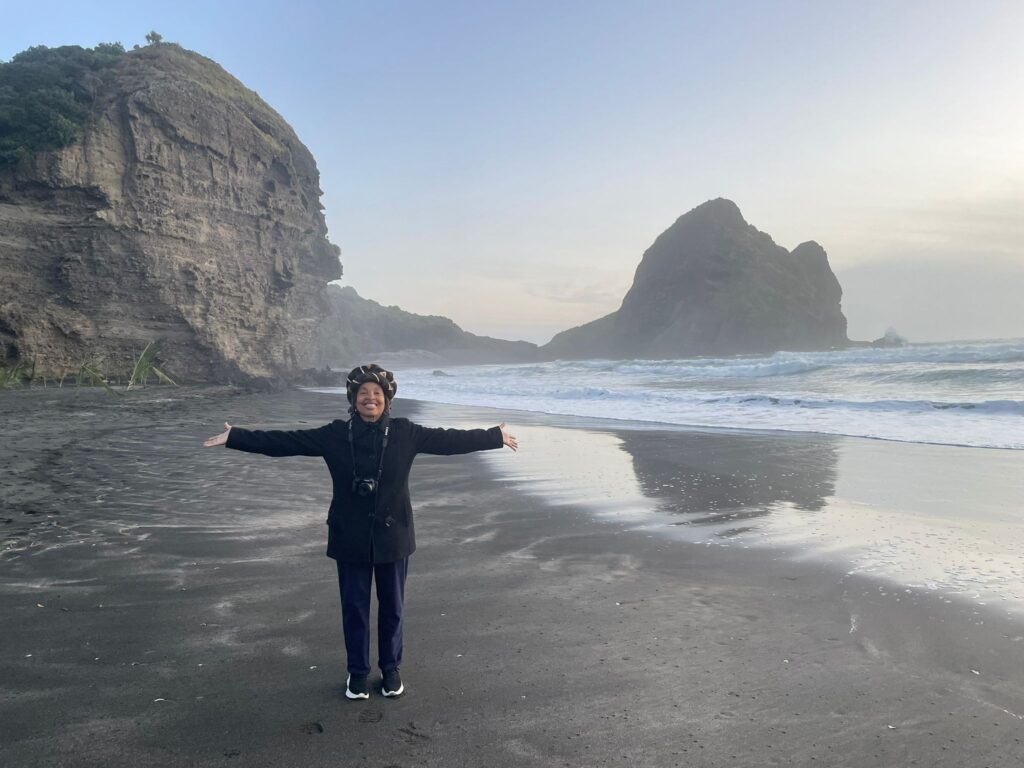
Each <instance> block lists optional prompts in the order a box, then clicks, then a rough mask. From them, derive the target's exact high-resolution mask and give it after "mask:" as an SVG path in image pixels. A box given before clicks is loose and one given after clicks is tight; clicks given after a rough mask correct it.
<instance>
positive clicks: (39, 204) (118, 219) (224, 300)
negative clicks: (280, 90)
mask: <svg viewBox="0 0 1024 768" xmlns="http://www.w3.org/2000/svg"><path fill="white" fill-rule="evenodd" d="M91 77H92V78H93V79H92V81H90V83H89V84H88V85H89V89H90V92H91V94H92V102H91V110H90V113H89V119H88V123H87V124H86V126H85V128H84V130H83V133H82V135H81V137H80V138H79V140H77V141H76V142H75V143H73V144H71V145H70V146H66V147H64V148H61V149H55V150H50V151H42V152H37V153H35V154H34V155H32V156H29V157H25V158H23V159H22V160H21V161H20V162H19V163H17V164H16V165H13V166H7V167H0V352H2V354H0V365H2V364H3V363H5V362H6V363H7V364H10V362H12V361H13V360H16V359H19V358H20V359H22V360H30V359H35V360H36V363H37V370H40V371H43V372H47V373H48V374H49V375H54V374H59V373H61V372H62V371H64V370H67V369H77V368H78V367H79V366H80V365H81V364H82V363H83V362H87V361H100V363H101V367H103V368H104V369H105V370H108V371H117V370H126V369H127V368H129V367H130V361H131V359H132V357H133V356H134V355H136V354H138V353H139V352H140V351H141V350H142V348H143V347H144V346H145V345H146V344H147V343H148V342H150V341H158V342H159V344H160V349H161V352H160V359H161V364H162V366H163V367H164V368H165V369H166V370H168V372H169V373H171V374H172V375H176V376H178V377H181V378H183V379H186V380H198V381H211V380H220V381H223V380H225V379H246V378H249V377H260V378H264V377H270V378H278V377H287V376H288V375H289V374H290V373H291V372H294V371H295V370H296V369H300V368H306V367H311V366H314V365H316V364H317V363H318V362H319V361H318V360H317V359H316V350H317V343H318V342H317V338H316V336H317V333H318V330H317V327H318V322H319V317H320V316H322V315H324V314H326V313H327V311H328V304H327V299H326V292H325V286H326V283H327V282H328V281H329V280H332V279H336V278H338V277H339V276H340V274H341V266H340V264H339V261H338V251H337V249H336V248H335V247H334V246H332V245H331V244H330V243H329V242H328V241H327V237H326V231H327V230H326V225H325V223H324V217H323V215H322V212H321V207H320V203H319V198H320V189H319V174H318V171H317V168H316V164H315V162H314V160H313V157H312V155H311V154H310V153H309V151H308V150H307V149H306V147H304V146H303V144H302V142H300V141H299V139H298V138H297V136H296V135H295V133H294V131H293V130H292V129H291V128H290V127H289V126H288V124H287V123H286V122H285V121H284V120H283V119H282V118H281V116H280V115H278V114H277V113H276V112H274V110H273V109H271V108H270V107H269V106H267V104H265V103H264V102H263V101H262V100H261V99H260V98H259V97H258V96H257V95H256V94H255V93H253V92H252V91H250V90H248V89H247V88H245V87H244V86H243V85H242V84H241V83H240V82H238V81H237V80H236V79H235V78H233V77H232V76H231V75H229V74H228V73H227V72H225V71H224V70H223V69H222V68H221V67H220V66H218V65H217V64H216V63H214V62H213V61H211V60H209V59H206V58H204V57H202V56H199V55H198V54H195V53H192V52H190V51H186V50H183V49H181V48H179V47H178V46H175V45H167V44H161V45H153V46H148V47H146V48H142V49H140V50H137V51H133V52H129V53H126V54H124V55H122V56H120V58H118V59H117V62H116V63H115V64H114V65H113V66H110V67H109V68H107V69H105V70H103V71H102V72H100V73H98V74H94V75H92V76H91Z"/></svg>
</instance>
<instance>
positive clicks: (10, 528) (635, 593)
mask: <svg viewBox="0 0 1024 768" xmlns="http://www.w3.org/2000/svg"><path fill="white" fill-rule="evenodd" d="M438 408H439V407H438V406H431V408H430V411H429V412H430V413H431V414H436V413H438V412H439V411H438V410H437V409H438ZM339 410H340V403H339V402H338V400H337V399H336V398H335V397H332V396H328V395H321V394H315V393H307V392H287V393H281V394H255V395H254V394H242V393H238V392H234V391H232V390H226V389H220V390H215V389H191V390H190V389H183V390H169V389H163V388H160V389H151V390H147V391H144V392H136V393H130V394H129V395H127V396H126V397H124V398H114V397H112V396H110V395H108V394H106V393H104V392H98V391H84V390H83V391H75V390H63V391H57V390H45V391H44V390H34V391H12V392H0V418H2V421H3V424H4V435H5V440H4V441H3V444H2V446H0V473H2V474H0V483H2V496H0V498H2V503H3V508H2V512H0V526H2V527H0V531H2V532H3V533H4V539H5V541H4V544H3V553H2V555H0V574H2V581H0V586H2V589H0V615H2V616H3V631H2V636H0V637H2V640H0V744H2V746H0V765H2V766H4V767H5V768H7V767H8V766H10V767H11V768H13V767H14V766H29V765H39V766H59V765H67V766H164V765H175V766H176V765H197V766H206V765H218V766H219V765H245V766H255V765H267V766H317V765H324V766H327V765H330V766H336V765H343V764H354V765H366V766H380V767H382V768H383V767H384V766H404V767H406V768H412V766H423V765H428V766H484V765H486V766H520V765H523V766H532V765H537V766H601V765H642V766H675V765H680V766H765V765H797V766H805V765H823V766H907V765H921V766H950V767H953V766H956V767H957V768H963V767H965V766H1015V765H1018V764H1019V763H1020V761H1021V758H1022V757H1024V746H1022V743H1021V741H1022V738H1024V720H1022V719H1021V717H1020V715H1021V714H1024V640H1022V636H1024V627H1022V626H1021V623H1020V620H1017V619H1014V618H1013V617H1011V616H1009V615H1006V614H1000V613H999V612H997V611H994V610H993V611H987V612H986V611H985V610H984V609H980V608H979V607H977V606H974V605H968V604H959V603H954V604H947V603H945V602H944V601H943V600H942V599H941V598H940V597H939V596H937V595H936V596H930V595H927V594H924V595H918V596H917V597H916V598H915V599H914V600H905V601H903V602H896V601H894V600H893V599H891V597H888V596H886V595H885V594H883V593H882V592H881V591H879V590H878V589H877V588H876V587H875V585H873V584H870V583H868V582H866V581H864V582H863V583H860V582H858V581H857V579H856V578H855V577H854V578H851V577H849V576H845V575H844V574H843V573H842V569H840V568H837V567H834V566H830V565H828V564H824V563H823V564H815V563H810V562H801V563H797V562H793V561H791V560H789V559H787V558H786V557H784V556H782V555H781V554H780V553H778V552H773V551H772V550H767V549H765V550H756V549H755V550H738V549H737V550H733V549H722V548H717V547H705V546H700V545H695V544H687V543H685V542H681V541H672V540H668V539H665V538H661V537H657V536H651V535H649V534H645V533H642V532H635V531H626V530H623V526H621V525H617V524H614V523H610V522H608V521H606V520H602V519H601V518H599V517H595V515H594V514H592V513H591V511H590V510H588V509H586V508H584V507H582V506H580V507H578V508H577V507H573V506H572V505H568V506H566V505H561V506H552V505H548V504H546V503H545V502H544V501H543V500H542V499H539V498H536V497H527V496H524V495H522V494H519V493H516V492H514V491H513V490H511V484H510V483H508V482H505V481H503V480H502V479H501V478H497V477H495V476H494V473H493V471H492V470H491V469H490V468H489V466H490V465H488V464H487V463H486V462H485V460H483V459H482V458H481V457H479V456H467V457H455V458H435V457H421V458H420V459H419V460H417V465H416V468H415V469H414V471H413V482H412V493H413V500H414V505H415V506H416V509H417V532H418V539H419V550H418V551H417V553H416V554H415V555H414V556H413V559H412V562H411V569H410V577H409V585H408V597H407V610H406V659H405V663H404V665H403V676H404V677H405V679H406V684H407V688H408V693H407V695H406V696H404V697H403V698H401V699H399V700H396V701H388V700H384V699H382V698H381V697H380V696H379V695H375V696H374V697H373V698H371V700H370V701H368V702H349V701H347V700H345V699H344V697H343V684H344V678H345V673H344V659H343V650H342V649H343V646H342V639H341V627H340V624H341V621H340V610H339V606H338V598H337V588H336V584H335V573H334V567H333V563H332V562H331V561H330V560H328V559H326V558H325V557H324V556H323V550H324V545H325V530H324V518H325V516H326V509H327V504H328V501H329V485H328V482H327V471H326V468H325V467H324V465H323V462H322V461H320V460H319V459H304V458H289V459H269V458H265V457H259V456H250V455H245V454H241V453H237V452H233V451H227V450H224V449H210V450H203V449H201V448H200V447H199V445H200V442H201V441H202V439H203V438H205V437H207V436H209V435H212V434H214V433H216V432H218V431H220V429H221V424H222V422H223V421H224V420H228V421H231V422H233V423H237V424H239V425H245V426H263V427H267V428H277V427H285V426H292V425H296V426H300V425H302V424H306V425H309V426H314V425H318V424H320V423H323V422H325V421H327V420H329V419H331V418H333V417H335V416H337V415H338V414H339ZM399 412H400V413H402V414H403V415H410V416H413V417H415V413H416V406H415V404H411V403H399ZM440 412H441V413H443V410H442V411H440ZM508 416H510V415H508V414H506V415H501V414H495V418H496V419H500V418H506V417H508ZM508 421H509V423H510V426H511V427H512V429H513V431H514V426H515V425H514V423H513V419H512V418H508ZM481 426H489V425H488V424H486V423H484V424H481ZM638 434H639V433H633V434H631V435H630V436H629V440H630V451H631V452H632V451H640V452H641V453H642V452H643V451H644V450H645V449H644V447H643V445H644V444H649V446H650V448H649V450H650V452H651V456H650V458H651V459H652V461H654V460H656V461H661V462H664V461H666V460H667V459H666V453H665V451H664V450H663V442H664V441H663V438H664V436H663V435H661V433H659V432H657V431H650V432H648V434H649V435H650V437H649V438H647V443H645V438H643V436H642V435H639V436H638ZM659 435H661V436H660V437H659ZM737 439H742V437H738V438H737ZM672 440H674V441H676V442H675V443H673V451H682V452H685V450H686V443H685V441H686V440H687V437H686V433H680V432H678V431H677V432H676V433H675V437H673V438H672ZM807 440H808V438H805V437H802V436H793V437H786V438H783V437H779V438H778V439H777V440H775V441H774V442H772V444H771V446H765V445H763V444H758V445H757V447H756V450H766V449H770V450H771V451H774V452H781V455H787V454H786V453H785V452H787V451H790V452H792V454H791V455H794V456H799V455H800V454H801V452H803V451H806V450H807V445H808V443H807ZM679 441H683V442H682V443H679ZM735 445H736V444H735V443H730V446H731V447H730V448H729V451H726V450H725V449H724V448H723V449H721V455H719V456H718V457H717V459H716V457H715V456H712V455H709V456H708V461H716V460H717V461H718V462H719V464H720V465H721V466H720V467H719V469H720V470H722V467H723V466H724V467H725V470H724V471H727V470H728V465H729V462H730V461H734V460H737V459H735V454H734V451H735ZM752 445H753V444H752ZM701 449H702V450H705V451H707V450H708V448H707V443H706V441H704V442H702V443H701ZM634 455H636V454H635V453H634ZM669 455H670V454H669ZM769 481H770V480H769ZM766 482H768V481H766ZM789 492H791V493H793V494H797V495H799V493H800V492H801V490H800V488H798V487H797V488H792V489H790V491H789ZM854 616H855V617H857V620H856V621H852V620H851V617H854Z"/></svg>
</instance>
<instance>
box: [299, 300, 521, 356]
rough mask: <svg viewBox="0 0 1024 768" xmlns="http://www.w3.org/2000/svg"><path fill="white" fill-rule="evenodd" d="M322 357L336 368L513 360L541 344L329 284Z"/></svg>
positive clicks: (321, 349)
mask: <svg viewBox="0 0 1024 768" xmlns="http://www.w3.org/2000/svg"><path fill="white" fill-rule="evenodd" d="M327 295H328V299H329V301H330V306H331V309H330V313H329V314H328V315H327V316H326V317H325V318H324V322H323V334H322V340H321V344H320V348H319V355H320V359H321V360H322V361H323V362H324V363H325V364H327V365H329V366H330V367H331V368H333V369H334V370H348V369H349V368H351V367H354V366H356V365H359V364H361V363H365V362H367V361H370V360H376V361H377V362H384V361H394V362H398V363H401V364H411V365H430V364H434V363H436V364H454V365H458V364H471V363H498V362H502V363H511V362H526V361H530V360H535V359H537V346H536V345H535V344H530V343H529V342H525V341H504V340H502V339H493V338H491V337H489V336H477V335H476V334H473V333H469V332H467V331H464V330H462V328H460V327H459V326H458V325H456V324H455V323H454V322H452V321H451V320H449V319H448V318H447V317H440V316H436V315H431V316H428V315H416V314H413V313H411V312H406V311H404V310H402V309H399V308H398V307H386V306H383V305H381V304H378V303H377V302H376V301H371V300H370V299H364V298H363V297H362V296H360V295H359V294H358V293H356V291H355V289H353V288H350V287H347V286H346V287H341V286H338V285H330V286H328V288H327Z"/></svg>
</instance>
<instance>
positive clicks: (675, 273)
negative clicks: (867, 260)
mask: <svg viewBox="0 0 1024 768" xmlns="http://www.w3.org/2000/svg"><path fill="white" fill-rule="evenodd" d="M841 298H842V289H841V288H840V286H839V281H838V280H837V279H836V276H835V275H834V274H833V272H832V269H831V268H830V267H829V264H828V257H827V256H826V254H825V250H824V249H823V248H822V247H821V246H820V245H818V244H817V243H815V242H813V241H809V242H806V243H803V244H801V245H798V246H797V247H796V248H794V249H793V250H792V251H787V250H786V249H785V248H783V247H782V246H779V245H776V244H775V242H773V241H772V239H771V237H769V236H768V235H767V234H765V233H764V232H760V231H758V230H757V229H755V228H754V227H752V226H751V225H749V224H747V222H746V221H744V219H743V215H742V214H741V213H740V210H739V208H737V207H736V204H735V203H733V202H731V201H729V200H724V199H721V198H719V199H716V200H711V201H709V202H707V203H704V204H703V205H700V206H698V207H697V208H694V209H693V210H692V211H690V212H689V213H687V214H685V215H684V216H681V217H680V218H679V219H678V220H677V221H676V222H675V224H673V225H672V226H671V227H669V228H668V229H667V230H666V231H665V232H663V233H662V234H661V235H660V236H659V237H658V239H657V240H655V241H654V244H653V245H652V246H651V247H650V248H648V249H647V251H646V252H645V253H644V255H643V259H642V260H641V262H640V266H639V267H637V270H636V275H635V277H634V279H633V286H632V287H631V288H630V289H629V292H628V293H627V294H626V297H625V298H624V299H623V301H622V306H621V307H620V308H619V309H618V310H617V311H615V312H613V313H611V314H610V315H606V316H604V317H602V318H599V319H598V320H594V321H593V322H591V323H588V324H586V325H582V326H579V327H577V328H572V329H570V330H568V331H563V332H562V333H559V334H558V335H557V336H555V337H554V338H553V339H552V340H551V341H550V342H549V343H548V344H547V345H545V346H544V347H542V348H541V353H542V354H543V355H544V356H546V357H563V358H588V357H612V358H674V357H691V356H696V355H724V354H740V353H763V352H773V351H776V350H781V349H789V350H803V349H830V348H833V347H843V346H846V344H847V337H846V318H845V317H844V316H843V313H842V311H841V310H840V306H839V303H840V299H841Z"/></svg>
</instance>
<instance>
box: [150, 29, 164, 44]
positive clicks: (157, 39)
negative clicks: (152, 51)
mask: <svg viewBox="0 0 1024 768" xmlns="http://www.w3.org/2000/svg"><path fill="white" fill-rule="evenodd" d="M163 41H164V36H163V35H161V34H160V33H159V32H157V31H156V30H155V29H154V30H150V32H149V34H148V35H146V44H147V45H156V44H157V43H162V42H163Z"/></svg>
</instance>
